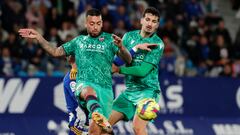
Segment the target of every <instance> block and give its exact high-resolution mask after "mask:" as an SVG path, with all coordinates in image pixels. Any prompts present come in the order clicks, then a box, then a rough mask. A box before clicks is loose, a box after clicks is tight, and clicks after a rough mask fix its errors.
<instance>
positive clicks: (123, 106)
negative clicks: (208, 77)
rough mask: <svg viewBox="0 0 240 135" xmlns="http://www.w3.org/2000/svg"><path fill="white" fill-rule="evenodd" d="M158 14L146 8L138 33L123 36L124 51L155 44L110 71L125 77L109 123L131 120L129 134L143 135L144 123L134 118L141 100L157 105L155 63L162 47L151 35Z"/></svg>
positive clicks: (144, 132) (155, 26)
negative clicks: (124, 65)
mask: <svg viewBox="0 0 240 135" xmlns="http://www.w3.org/2000/svg"><path fill="white" fill-rule="evenodd" d="M159 19H160V14H159V12H158V10H157V9H155V8H152V7H149V8H147V9H146V10H145V11H144V13H143V17H142V18H141V25H142V27H141V30H136V31H130V32H127V33H126V34H125V35H124V37H123V39H122V42H123V45H124V46H126V47H127V48H128V49H129V48H132V47H133V46H135V45H136V44H142V43H151V44H156V45H157V46H155V47H154V48H152V50H151V51H150V52H149V51H144V50H138V51H137V52H136V54H135V55H134V56H133V60H132V62H131V64H130V65H129V66H126V67H120V68H116V67H115V69H113V71H114V72H119V73H121V74H125V75H126V82H125V83H126V90H125V91H124V92H123V93H121V94H120V95H119V96H118V97H117V99H115V100H114V103H113V111H112V114H111V116H110V119H109V122H110V124H111V125H114V124H116V123H117V122H118V121H120V120H131V119H133V130H134V132H135V134H136V135H147V131H146V125H147V123H148V121H146V120H142V119H141V118H140V117H139V116H138V115H137V114H136V105H137V104H138V102H139V101H140V100H142V99H144V98H153V99H155V100H156V101H158V99H159V96H160V86H159V81H158V63H159V61H160V58H161V56H162V54H163V50H164V44H163V42H162V40H161V39H160V38H159V37H158V36H157V34H156V33H155V32H156V30H157V28H158V26H159Z"/></svg>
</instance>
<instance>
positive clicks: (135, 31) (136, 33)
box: [124, 30, 140, 37]
mask: <svg viewBox="0 0 240 135" xmlns="http://www.w3.org/2000/svg"><path fill="white" fill-rule="evenodd" d="M139 32H140V31H139V30H132V31H129V32H126V33H125V34H124V36H129V37H131V36H133V37H134V36H137V35H138V34H139Z"/></svg>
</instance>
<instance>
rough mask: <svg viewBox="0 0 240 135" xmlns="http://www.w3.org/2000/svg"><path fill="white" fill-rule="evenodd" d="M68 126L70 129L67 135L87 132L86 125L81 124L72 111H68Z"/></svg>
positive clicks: (78, 134) (80, 134)
mask: <svg viewBox="0 0 240 135" xmlns="http://www.w3.org/2000/svg"><path fill="white" fill-rule="evenodd" d="M68 126H69V129H70V132H69V135H84V134H87V132H88V127H87V126H84V125H83V124H81V121H80V120H79V119H78V118H77V116H76V114H74V113H69V123H68Z"/></svg>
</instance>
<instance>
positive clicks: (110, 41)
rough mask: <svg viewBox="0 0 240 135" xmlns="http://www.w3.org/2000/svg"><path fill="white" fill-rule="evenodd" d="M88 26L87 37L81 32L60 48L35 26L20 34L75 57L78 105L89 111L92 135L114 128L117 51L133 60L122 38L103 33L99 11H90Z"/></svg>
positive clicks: (59, 53) (51, 51)
mask: <svg viewBox="0 0 240 135" xmlns="http://www.w3.org/2000/svg"><path fill="white" fill-rule="evenodd" d="M85 26H86V28H87V32H88V35H87V36H84V35H80V36H78V37H76V38H74V39H73V40H71V41H69V42H67V43H65V44H63V45H62V46H60V47H58V48H54V47H52V46H51V45H50V44H49V42H48V41H46V40H45V39H44V38H43V37H42V35H40V34H39V33H38V32H37V31H35V30H33V29H20V30H19V34H20V35H21V36H22V37H25V38H33V39H36V40H37V41H38V42H39V44H40V45H41V47H42V48H43V49H44V50H45V51H47V52H48V53H49V54H50V55H52V56H54V57H61V56H69V55H73V56H75V59H76V64H77V69H78V72H77V80H76V81H77V84H76V91H75V96H76V98H77V100H78V102H79V104H81V105H82V106H85V107H86V108H87V110H88V111H89V112H90V117H91V119H92V122H91V123H90V125H89V134H91V135H98V134H100V132H102V130H105V131H107V132H111V130H112V127H111V125H110V124H109V123H108V117H109V116H110V113H111V110H112V103H113V91H112V78H111V66H112V61H113V58H114V55H115V54H117V55H118V56H119V57H121V58H122V59H123V60H124V61H126V63H130V61H131V55H130V53H129V51H127V49H126V48H125V47H124V46H123V45H122V44H121V39H120V38H119V37H117V36H115V35H111V34H109V33H105V32H102V26H103V21H102V16H101V13H100V12H99V10H97V9H90V10H88V11H87V13H86V24H85Z"/></svg>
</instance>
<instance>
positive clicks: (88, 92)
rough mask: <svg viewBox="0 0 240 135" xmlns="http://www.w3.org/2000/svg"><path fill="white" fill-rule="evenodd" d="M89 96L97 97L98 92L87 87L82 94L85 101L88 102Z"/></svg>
mask: <svg viewBox="0 0 240 135" xmlns="http://www.w3.org/2000/svg"><path fill="white" fill-rule="evenodd" d="M88 96H94V97H97V94H96V92H95V91H94V89H93V88H91V87H86V88H84V89H83V90H82V92H81V97H82V98H83V99H85V100H86V98H87V97H88Z"/></svg>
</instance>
